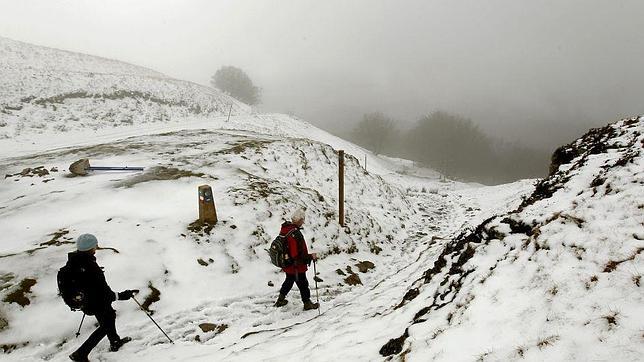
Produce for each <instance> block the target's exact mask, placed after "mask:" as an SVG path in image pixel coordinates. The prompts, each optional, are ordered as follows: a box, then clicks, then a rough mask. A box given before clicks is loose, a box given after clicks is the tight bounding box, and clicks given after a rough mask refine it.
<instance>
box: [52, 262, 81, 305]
mask: <svg viewBox="0 0 644 362" xmlns="http://www.w3.org/2000/svg"><path fill="white" fill-rule="evenodd" d="M82 273H83V269H82V268H80V269H79V268H73V267H72V266H71V265H70V264H69V263H67V264H65V266H63V267H62V268H60V269H59V270H58V276H57V279H58V295H60V296H61V297H63V301H64V302H65V304H67V306H68V307H69V308H71V310H81V309H82V308H83V306H84V305H85V293H84V292H83V285H82V284H83V283H82V280H81V279H82V276H83V275H82Z"/></svg>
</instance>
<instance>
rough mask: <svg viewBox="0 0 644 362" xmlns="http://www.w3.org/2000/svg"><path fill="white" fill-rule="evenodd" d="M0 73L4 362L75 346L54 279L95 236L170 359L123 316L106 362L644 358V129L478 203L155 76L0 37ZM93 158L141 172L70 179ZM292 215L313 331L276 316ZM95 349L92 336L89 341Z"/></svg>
mask: <svg viewBox="0 0 644 362" xmlns="http://www.w3.org/2000/svg"><path fill="white" fill-rule="evenodd" d="M0 52H3V53H2V54H1V55H2V57H1V58H0V72H2V74H0V75H2V78H1V79H0V82H3V83H2V93H0V133H2V134H4V135H5V138H4V139H0V174H3V175H7V176H5V178H4V179H2V180H0V348H2V350H3V352H4V353H3V354H2V359H3V360H15V361H23V360H30V361H31V360H54V361H64V360H66V359H67V355H68V354H69V353H70V352H71V351H73V350H74V349H75V348H76V347H77V346H78V345H79V344H80V343H81V341H80V340H79V339H74V338H73V335H74V333H75V331H76V328H77V327H78V323H79V322H80V318H81V315H80V314H79V313H72V312H70V311H69V309H68V308H67V307H66V306H65V305H64V304H63V302H62V300H61V299H60V298H59V297H58V296H57V295H56V293H57V290H56V282H55V276H56V271H57V270H58V268H60V267H61V266H62V265H63V264H64V262H65V260H66V253H67V252H69V251H71V250H73V249H74V245H73V243H74V239H75V238H76V237H77V236H79V235H80V234H82V233H86V232H91V233H94V234H96V235H97V236H98V238H99V240H100V244H101V246H102V247H104V249H102V250H99V251H98V253H97V258H98V261H99V264H100V265H102V266H104V267H105V271H106V277H107V280H108V282H109V284H110V285H111V286H112V287H113V288H114V289H115V290H122V289H126V288H138V289H141V291H142V293H141V294H140V296H139V300H140V301H141V302H144V301H146V302H147V303H146V306H147V307H148V308H149V309H150V310H151V311H153V312H154V318H155V319H156V320H157V321H158V322H159V324H160V325H161V326H162V327H163V328H164V329H165V330H166V331H167V332H168V334H169V335H170V336H171V337H172V338H173V339H174V340H175V344H168V343H165V342H166V341H165V338H164V337H163V335H162V334H161V333H160V332H159V331H158V330H157V329H156V327H155V326H154V325H153V324H152V323H151V322H150V321H149V320H148V319H147V317H146V316H145V315H144V314H143V313H142V312H141V311H139V310H138V307H137V305H136V304H135V303H133V302H131V301H128V302H117V303H115V304H114V307H115V308H116V310H117V313H118V319H117V326H118V329H119V332H120V333H121V335H129V336H132V337H133V338H134V340H133V341H132V342H131V343H129V344H127V345H126V346H125V347H124V348H123V349H122V350H121V351H119V352H118V353H110V352H108V348H107V344H106V343H105V342H103V344H100V345H99V346H98V347H97V348H96V349H95V351H94V352H93V353H92V354H91V355H90V358H92V359H94V360H100V361H123V360H132V361H166V360H189V361H211V360H226V361H228V360H233V361H248V360H275V361H277V360H285V359H286V360H320V361H329V360H334V361H335V360H351V361H363V360H364V361H367V360H368V361H371V360H378V359H383V358H385V359H387V358H392V357H391V356H395V357H401V358H404V359H411V360H421V361H427V360H432V359H436V360H449V361H453V360H466V361H467V360H476V359H481V360H485V359H491V360H519V359H522V358H526V359H530V360H545V359H555V360H560V359H579V360H589V359H600V360H601V359H606V356H613V357H615V356H616V358H617V359H620V360H635V359H641V357H642V356H643V355H644V353H643V352H642V339H641V330H642V327H641V326H642V318H641V317H639V315H642V314H643V313H642V310H641V308H642V307H641V305H642V300H641V298H642V297H641V295H642V294H641V292H640V290H641V289H639V288H640V287H639V285H640V279H639V272H640V270H641V269H642V259H641V253H640V252H641V247H642V244H641V243H642V241H641V239H642V235H641V230H642V227H641V226H642V205H641V203H642V202H641V200H642V199H643V198H642V196H643V195H642V187H641V185H642V155H641V148H642V136H641V133H642V119H639V120H637V119H635V120H626V121H623V122H621V123H617V124H615V125H612V126H610V127H607V128H605V129H602V130H601V131H595V133H591V135H589V136H587V137H585V138H583V139H582V140H581V141H579V142H577V143H575V144H572V145H570V146H568V147H565V148H562V150H561V151H559V152H557V154H556V156H557V157H556V158H555V160H556V162H555V164H556V165H557V166H559V165H561V166H560V167H559V168H558V170H553V174H552V175H551V176H550V177H549V178H547V179H545V180H543V181H541V182H539V183H538V184H537V186H536V188H535V186H534V181H532V180H524V181H519V182H516V183H512V184H508V185H499V186H494V187H482V186H480V185H473V184H470V185H467V184H459V183H455V182H452V181H445V180H442V181H441V180H440V178H439V175H438V174H437V173H435V172H434V171H432V170H426V169H418V168H416V167H414V165H413V164H411V163H410V162H408V161H405V160H397V159H383V158H380V157H376V156H374V155H372V154H371V153H369V152H367V151H365V150H364V149H362V148H360V147H358V146H356V145H353V144H351V143H349V142H346V141H344V140H342V139H340V138H337V137H335V136H332V135H330V134H328V133H326V132H324V131H321V130H319V129H317V128H315V127H313V126H311V125H310V124H309V123H307V122H305V121H303V120H300V119H296V118H293V117H289V116H286V115H281V114H253V113H252V112H251V111H250V108H249V107H247V106H245V105H243V104H240V103H236V102H234V101H233V100H231V99H230V98H228V97H227V96H225V95H222V94H220V93H218V92H217V91H216V90H213V89H210V88H207V87H201V86H197V85H194V84H192V83H188V82H182V81H178V80H173V79H170V78H167V77H165V76H163V75H161V74H158V73H156V72H154V71H150V70H146V69H143V68H139V67H136V66H132V65H128V64H124V63H120V62H116V61H112V60H106V59H101V58H96V57H90V56H86V55H79V54H75V53H69V52H64V51H59V50H53V49H47V48H42V47H36V46H32V45H28V44H24V43H19V42H14V41H10V40H7V39H1V38H0ZM230 104H233V111H232V116H231V117H230V119H228V117H227V116H228V113H227V111H228V108H227V107H229V105H230ZM114 120H116V122H115V121H114ZM122 120H125V121H122ZM129 120H131V122H130V121H129ZM593 135H594V136H593ZM602 145H603V146H602ZM339 149H342V150H345V151H346V154H347V156H346V168H345V170H346V176H345V177H346V184H345V191H346V203H345V207H346V214H347V215H346V216H347V217H346V222H347V224H346V227H340V226H339V225H338V223H337V221H336V220H337V217H338V215H337V202H338V197H337V187H338V185H337V176H336V175H337V169H338V159H337V157H338V156H337V150H339ZM81 157H87V158H89V159H90V160H91V162H92V164H93V165H97V166H100V165H129V166H144V167H145V168H146V170H145V171H144V172H143V173H102V174H101V173H95V174H92V175H90V176H88V177H71V176H70V175H69V174H68V173H67V172H66V169H67V166H68V165H69V164H70V163H71V162H73V161H76V160H77V159H79V158H81ZM364 157H366V158H367V164H368V170H365V169H364V164H363V162H362V161H363V159H364ZM202 184H209V185H211V186H212V188H213V191H214V197H215V201H216V206H217V212H218V216H219V219H220V221H219V222H218V223H217V225H215V226H214V227H213V228H212V229H207V228H206V229H204V228H202V227H199V226H198V225H194V224H193V225H191V223H192V222H193V221H195V219H196V218H197V192H196V191H197V187H198V186H199V185H202ZM295 207H306V208H307V222H306V224H305V229H304V235H305V237H306V238H307V241H308V244H309V246H310V249H311V250H312V251H315V252H318V253H319V254H320V256H321V259H320V261H319V262H318V264H317V268H318V275H317V277H318V278H319V279H318V283H317V284H318V287H319V297H320V301H321V305H322V307H321V312H322V313H321V315H320V316H317V313H316V312H315V311H309V312H303V311H302V310H301V302H300V301H299V300H298V299H299V295H298V293H297V290H296V289H294V290H293V291H292V292H291V294H290V295H289V297H288V299H289V300H290V303H289V304H288V305H287V306H286V307H284V308H280V309H276V308H274V307H272V304H273V302H274V300H275V298H276V296H277V293H278V288H279V286H280V284H281V282H282V278H283V276H282V273H281V272H280V271H279V270H276V268H274V267H272V266H271V265H270V264H269V262H268V259H267V257H266V254H265V251H264V249H265V248H266V247H267V245H268V244H269V242H270V241H271V240H272V238H273V237H274V236H275V235H276V234H277V232H278V230H279V225H280V223H281V222H282V220H283V219H284V218H288V216H289V215H290V213H291V211H292V210H293V209H294V208H295ZM511 210H514V211H511ZM498 215H501V216H498ZM477 225H479V226H477ZM468 228H469V229H470V230H473V232H463V230H465V229H468ZM429 267H431V269H429V270H427V268H429ZM309 280H310V281H311V284H312V287H313V285H314V283H313V272H312V271H310V272H309ZM314 295H315V291H314ZM88 320H91V318H89V319H88ZM93 328H94V326H93V320H91V321H90V322H89V323H88V321H87V320H86V322H85V325H84V326H83V328H82V330H81V333H82V335H81V339H82V338H86V336H87V335H88V334H89V333H90V332H91V330H92V329H93ZM638 331H639V332H638ZM638 333H639V334H638ZM383 346H384V347H383ZM383 355H386V356H387V357H383ZM395 357H394V358H395Z"/></svg>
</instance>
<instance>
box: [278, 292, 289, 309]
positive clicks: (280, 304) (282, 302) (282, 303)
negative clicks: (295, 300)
mask: <svg viewBox="0 0 644 362" xmlns="http://www.w3.org/2000/svg"><path fill="white" fill-rule="evenodd" d="M287 304H288V300H286V296H284V295H281V294H280V296H279V297H277V302H275V306H276V307H283V306H285V305H287Z"/></svg>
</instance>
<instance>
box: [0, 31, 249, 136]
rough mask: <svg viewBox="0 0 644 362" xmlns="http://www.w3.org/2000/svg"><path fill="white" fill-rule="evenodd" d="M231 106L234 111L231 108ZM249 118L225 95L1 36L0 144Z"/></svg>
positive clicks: (119, 64) (145, 71) (245, 110)
mask: <svg viewBox="0 0 644 362" xmlns="http://www.w3.org/2000/svg"><path fill="white" fill-rule="evenodd" d="M231 107H232V109H231ZM229 111H230V112H232V114H234V115H240V114H248V113H249V112H250V109H249V107H248V106H246V105H244V104H242V103H240V102H237V101H235V100H234V99H233V98H231V97H228V96H226V95H223V94H221V93H220V92H218V91H216V90H214V89H212V88H209V87H204V86H200V85H197V84H194V83H190V82H185V81H180V80H176V79H172V78H169V77H167V76H164V75H163V74H161V73H158V72H155V71H152V70H149V69H145V68H142V67H138V66H134V65H130V64H127V63H123V62H118V61H115V60H109V59H104V58H99V57H93V56H89V55H85V54H79V53H72V52H67V51H62V50H57V49H51V48H45V47H40V46H35V45H30V44H25V43H21V42H17V41H13V40H10V39H6V38H2V37H0V117H1V118H0V139H2V138H5V139H11V140H13V141H14V142H19V141H20V140H23V141H24V137H25V136H26V137H28V136H30V135H32V134H34V133H36V134H45V135H46V134H49V133H52V132H56V133H60V132H68V131H71V130H79V129H81V130H82V129H88V128H89V129H93V130H100V129H105V128H113V127H120V126H128V125H135V126H139V125H141V124H148V123H155V122H167V121H169V120H174V121H180V120H183V119H187V118H201V119H203V118H207V117H213V116H217V115H219V116H223V115H228V112H229Z"/></svg>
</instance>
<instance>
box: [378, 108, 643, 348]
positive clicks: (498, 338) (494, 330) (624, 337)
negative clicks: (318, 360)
mask: <svg viewBox="0 0 644 362" xmlns="http://www.w3.org/2000/svg"><path fill="white" fill-rule="evenodd" d="M643 146H644V117H640V118H632V119H626V120H622V121H620V122H617V123H614V124H611V125H609V126H606V127H604V128H600V129H594V130H591V131H590V132H589V133H588V134H586V135H585V136H583V137H582V138H580V139H579V140H577V141H575V142H573V143H571V144H569V145H567V146H564V147H561V148H560V149H558V150H557V151H556V152H555V154H554V155H553V164H552V166H551V174H550V176H549V177H548V178H546V179H544V180H542V181H540V182H539V183H538V184H537V185H536V189H535V190H534V192H533V193H532V195H530V196H529V197H527V198H525V199H524V200H523V202H522V203H521V205H519V207H518V208H517V209H516V210H514V211H512V212H510V213H501V214H500V215H498V216H495V217H491V218H489V219H488V220H486V221H485V222H483V223H481V224H480V225H479V226H477V227H476V228H475V229H474V230H473V231H470V232H465V233H462V234H461V235H459V236H458V237H457V238H455V239H454V241H452V242H450V243H448V244H447V246H446V248H445V249H443V250H442V252H441V253H440V256H438V258H437V259H436V261H435V262H434V263H433V266H432V267H431V268H429V269H427V270H426V271H425V272H424V274H423V275H422V277H421V278H420V279H418V280H417V281H416V282H415V283H413V285H412V287H413V289H410V290H409V291H408V292H407V294H405V296H404V297H402V296H401V304H402V305H404V306H405V307H404V308H406V309H408V310H410V311H413V312H414V314H412V315H411V316H412V318H410V319H409V324H408V326H407V327H405V328H401V329H400V331H399V333H398V335H396V336H394V337H396V338H393V339H392V340H390V341H389V342H388V343H387V344H385V345H383V347H382V349H381V354H383V355H395V354H401V355H405V358H406V359H409V360H422V361H427V360H433V359H437V360H445V361H465V360H481V361H487V360H492V361H507V360H519V359H527V360H535V361H537V360H538V361H545V360H579V361H608V360H612V361H641V360H642V357H643V356H644V335H642V331H643V328H644V293H643V292H642V281H641V273H642V271H644V254H643V253H642V252H643V251H644V187H643V186H644V154H643V151H642V149H643ZM419 277H420V276H419Z"/></svg>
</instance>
